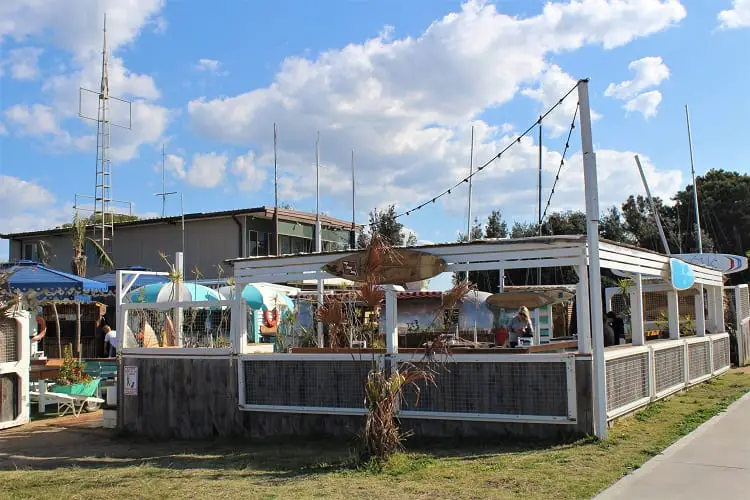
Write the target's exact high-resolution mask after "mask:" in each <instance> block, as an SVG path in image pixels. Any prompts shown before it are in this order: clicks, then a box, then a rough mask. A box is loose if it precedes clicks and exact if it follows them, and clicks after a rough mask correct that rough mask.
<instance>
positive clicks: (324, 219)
mask: <svg viewBox="0 0 750 500" xmlns="http://www.w3.org/2000/svg"><path fill="white" fill-rule="evenodd" d="M240 215H242V216H251V217H257V218H260V219H273V216H274V208H273V207H265V206H263V207H255V208H240V209H236V210H224V211H220V212H198V213H192V214H185V222H189V221H194V220H202V219H217V218H222V217H236V216H240ZM279 220H282V221H287V222H302V223H309V224H314V223H315V214H314V213H310V212H301V211H299V210H289V209H285V208H280V209H279ZM180 221H181V216H179V215H177V216H172V217H154V218H150V219H139V220H134V221H127V222H115V228H123V227H139V226H147V225H152V224H179V223H180ZM320 221H321V224H322V225H323V226H325V227H332V228H335V229H351V227H352V223H351V221H344V220H341V219H336V218H333V217H329V216H327V215H321V216H320ZM356 228H357V229H361V228H362V226H361V225H357V226H356ZM68 231H70V228H69V227H56V228H52V229H44V230H40V231H29V232H22V233H8V234H0V238H5V239H21V238H29V237H35V236H50V235H55V234H65V233H67V232H68Z"/></svg>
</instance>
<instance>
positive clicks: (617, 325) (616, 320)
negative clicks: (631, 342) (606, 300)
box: [607, 311, 626, 345]
mask: <svg viewBox="0 0 750 500" xmlns="http://www.w3.org/2000/svg"><path fill="white" fill-rule="evenodd" d="M607 318H609V325H610V326H611V327H612V330H614V332H615V344H614V345H618V344H620V339H622V343H623V344H624V343H625V342H626V340H625V322H624V321H623V320H622V318H620V317H619V316H618V315H617V314H616V313H615V312H614V311H609V312H608V313H607Z"/></svg>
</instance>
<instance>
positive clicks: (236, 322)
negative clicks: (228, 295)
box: [230, 283, 247, 354]
mask: <svg viewBox="0 0 750 500" xmlns="http://www.w3.org/2000/svg"><path fill="white" fill-rule="evenodd" d="M242 288H243V287H242V286H241V285H240V284H239V283H235V285H234V290H233V293H232V306H231V307H232V309H231V310H232V323H231V325H230V326H231V338H232V352H233V353H234V354H242V353H243V352H244V347H245V345H246V344H247V342H243V340H244V339H245V336H244V335H243V333H244V331H245V328H246V326H247V320H246V318H245V315H244V314H242V313H243V311H244V310H243V308H242V302H243V301H244V300H245V299H243V298H242Z"/></svg>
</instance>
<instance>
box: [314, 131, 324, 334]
mask: <svg viewBox="0 0 750 500" xmlns="http://www.w3.org/2000/svg"><path fill="white" fill-rule="evenodd" d="M322 251H323V235H322V226H321V223H320V132H318V138H317V139H316V141H315V253H321V252H322ZM322 306H323V280H322V279H321V278H318V307H322ZM323 342H324V336H323V323H321V322H320V321H318V347H323Z"/></svg>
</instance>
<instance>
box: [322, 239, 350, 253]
mask: <svg viewBox="0 0 750 500" xmlns="http://www.w3.org/2000/svg"><path fill="white" fill-rule="evenodd" d="M348 249H349V243H348V242H347V243H341V242H338V241H324V242H323V251H324V252H338V251H339V250H348Z"/></svg>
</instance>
